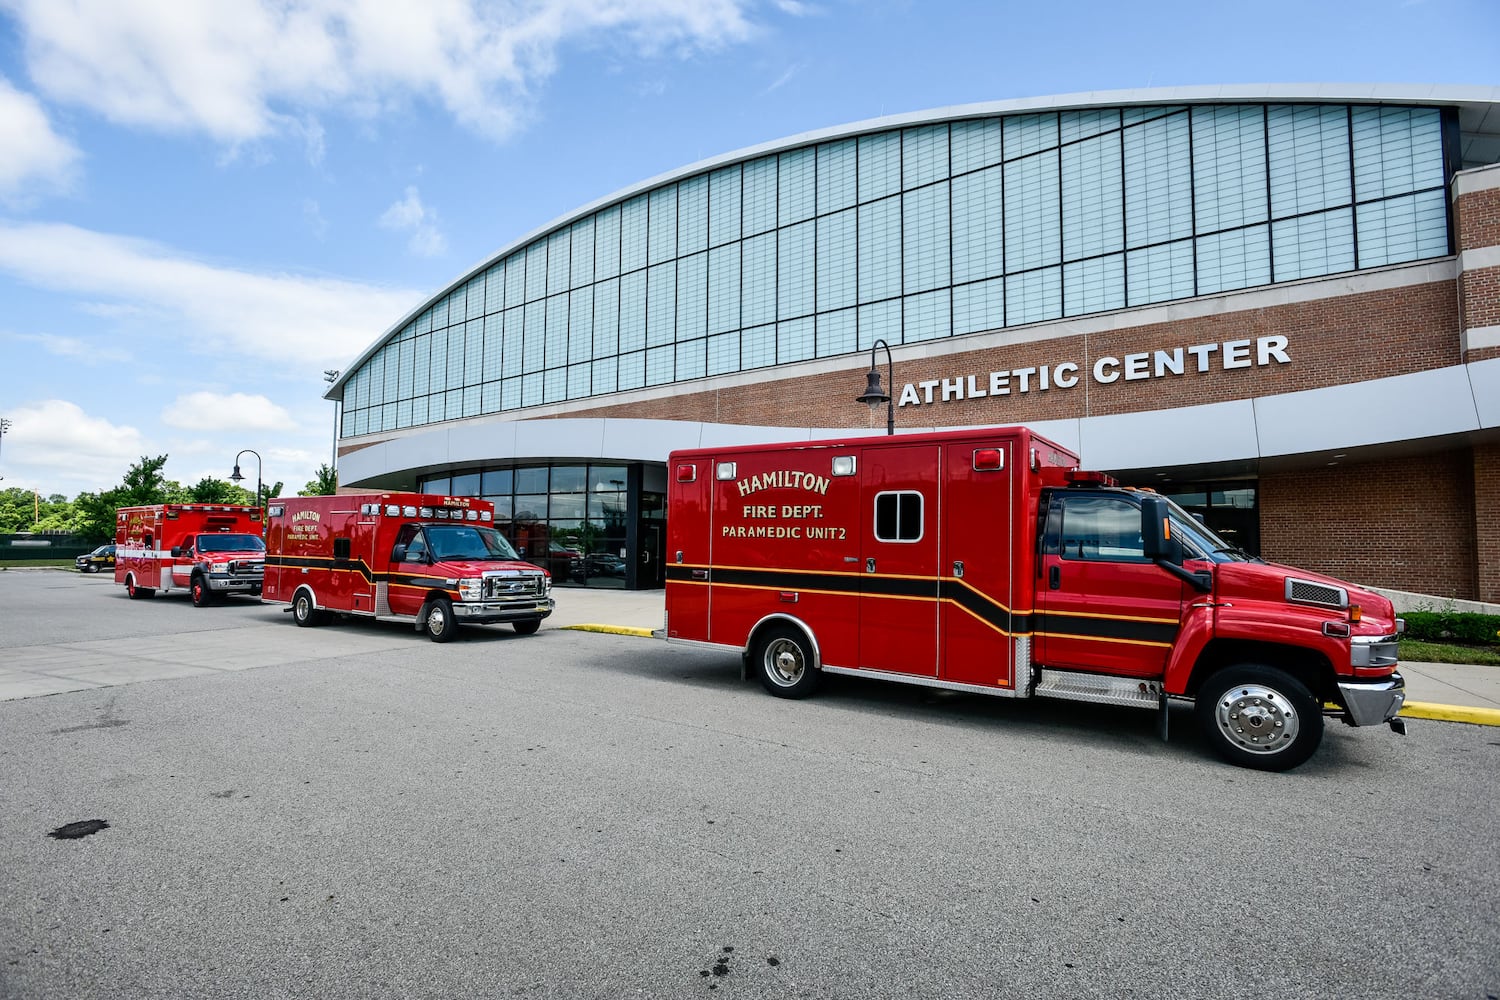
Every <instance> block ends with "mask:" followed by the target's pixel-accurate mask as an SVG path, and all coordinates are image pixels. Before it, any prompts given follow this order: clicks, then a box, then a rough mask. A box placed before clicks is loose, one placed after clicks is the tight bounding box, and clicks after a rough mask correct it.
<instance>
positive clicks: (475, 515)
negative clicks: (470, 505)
mask: <svg viewBox="0 0 1500 1000" xmlns="http://www.w3.org/2000/svg"><path fill="white" fill-rule="evenodd" d="M464 520H465V521H477V520H479V511H477V510H471V511H469V512H468V513H467V514H465V515H464Z"/></svg>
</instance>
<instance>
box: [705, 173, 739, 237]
mask: <svg viewBox="0 0 1500 1000" xmlns="http://www.w3.org/2000/svg"><path fill="white" fill-rule="evenodd" d="M739 238H740V168H739V166H738V165H735V166H733V167H725V168H724V169H723V170H717V171H715V172H714V173H712V174H710V175H709V178H708V241H709V244H710V245H711V246H719V245H720V244H722V243H728V242H730V241H731V240H737V239H739Z"/></svg>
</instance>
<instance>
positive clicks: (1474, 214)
mask: <svg viewBox="0 0 1500 1000" xmlns="http://www.w3.org/2000/svg"><path fill="white" fill-rule="evenodd" d="M1457 230H1458V249H1460V250H1474V249H1477V248H1479V247H1493V246H1500V188H1490V189H1489V190H1487V191H1471V192H1470V193H1468V194H1466V195H1463V196H1461V197H1460V198H1459V199H1458V226H1457Z"/></svg>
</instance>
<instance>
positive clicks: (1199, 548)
mask: <svg viewBox="0 0 1500 1000" xmlns="http://www.w3.org/2000/svg"><path fill="white" fill-rule="evenodd" d="M1162 499H1163V500H1166V501H1167V503H1168V505H1170V506H1171V508H1172V535H1173V537H1174V538H1179V539H1181V540H1182V546H1183V548H1184V549H1186V550H1188V551H1186V552H1184V553H1183V555H1184V557H1185V558H1188V559H1208V560H1211V561H1213V562H1221V563H1222V562H1252V561H1254V559H1255V557H1254V556H1252V555H1251V554H1250V553H1248V552H1246V551H1245V550H1244V549H1242V548H1240V547H1239V546H1238V545H1231V544H1230V543H1229V542H1226V541H1224V539H1222V538H1220V537H1219V536H1218V535H1216V534H1214V533H1213V532H1212V531H1210V530H1209V528H1208V525H1206V524H1204V523H1203V522H1202V521H1200V520H1198V519H1197V518H1196V517H1194V516H1193V515H1191V514H1189V513H1188V512H1187V511H1185V510H1183V509H1182V508H1181V507H1179V506H1177V504H1176V503H1175V502H1173V500H1172V499H1171V498H1170V497H1162Z"/></svg>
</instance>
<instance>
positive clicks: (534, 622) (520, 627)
mask: <svg viewBox="0 0 1500 1000" xmlns="http://www.w3.org/2000/svg"><path fill="white" fill-rule="evenodd" d="M510 627H511V628H513V629H515V630H516V632H517V633H518V634H519V635H535V634H536V630H537V629H539V628H541V627H542V620H541V619H540V618H533V619H531V621H529V622H511V623H510Z"/></svg>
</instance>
